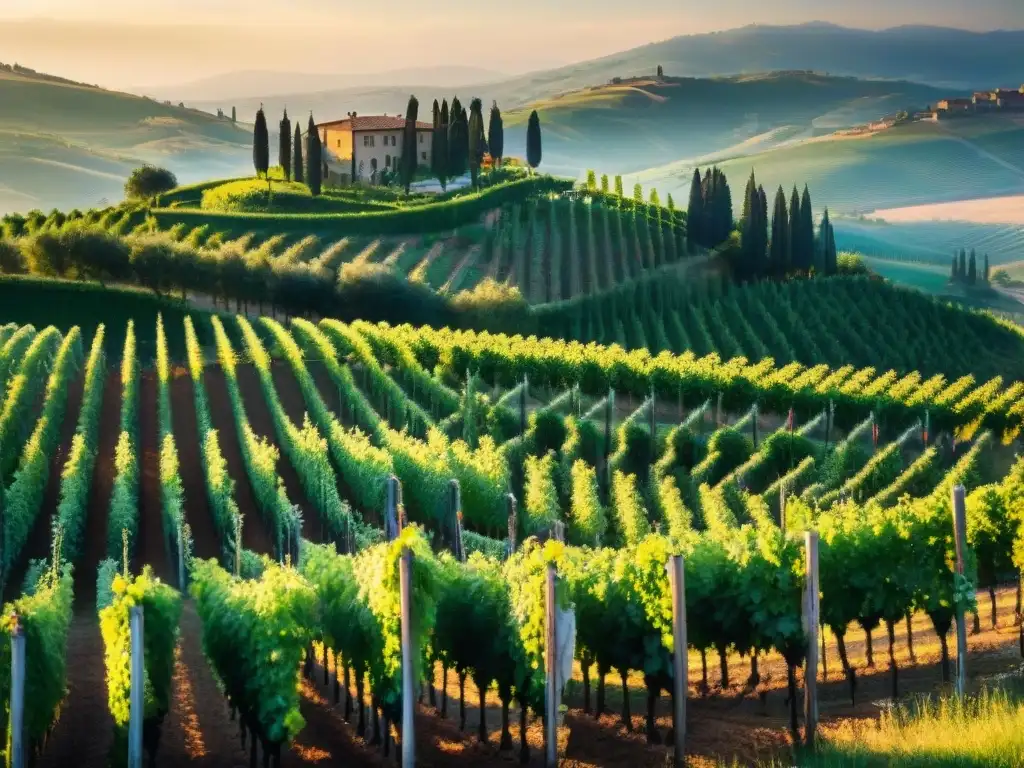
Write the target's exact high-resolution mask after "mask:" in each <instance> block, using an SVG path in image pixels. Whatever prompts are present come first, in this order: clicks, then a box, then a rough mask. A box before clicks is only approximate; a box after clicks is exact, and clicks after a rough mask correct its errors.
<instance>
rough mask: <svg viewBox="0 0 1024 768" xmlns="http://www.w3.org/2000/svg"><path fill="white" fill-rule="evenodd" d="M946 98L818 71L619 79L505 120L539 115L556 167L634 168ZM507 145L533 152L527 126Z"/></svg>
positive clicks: (820, 130)
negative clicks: (534, 112)
mask: <svg viewBox="0 0 1024 768" xmlns="http://www.w3.org/2000/svg"><path fill="white" fill-rule="evenodd" d="M943 95H944V92H942V91H939V90H936V89H933V88H930V87H928V86H923V85H918V84H915V83H908V82H892V81H880V80H858V79H856V78H851V77H835V76H828V75H823V74H819V73H811V72H774V73H769V74H759V75H739V76H733V77H721V78H705V79H697V78H678V77H665V78H649V77H648V78H634V79H618V78H616V81H613V82H612V83H609V84H606V85H598V86H593V87H588V88H585V89H581V90H577V91H572V92H569V93H566V94H562V95H559V96H555V97H552V98H549V99H543V100H540V101H537V102H533V103H531V104H528V105H527V106H525V107H523V108H522V109H518V110H515V111H513V112H511V113H509V114H508V116H507V118H506V125H509V126H511V127H513V128H514V127H515V126H524V127H525V124H526V120H527V118H528V116H529V113H530V110H532V109H536V110H537V111H538V112H539V113H540V118H541V124H542V126H543V135H544V163H545V166H546V167H547V168H548V170H549V171H553V172H556V173H568V174H570V175H577V174H578V173H579V172H580V171H581V170H582V169H585V168H598V169H601V170H602V171H607V172H609V173H611V172H616V173H628V172H632V171H636V170H639V169H641V168H643V167H645V166H648V167H649V166H650V165H651V164H652V163H655V164H659V161H661V160H663V159H664V158H674V159H678V158H691V159H695V158H699V157H701V156H704V155H707V154H710V153H715V152H719V151H722V150H724V149H727V148H730V147H733V146H734V145H737V144H742V143H744V142H748V141H751V140H754V141H759V142H761V143H763V144H767V145H768V146H771V145H773V144H775V143H778V142H781V141H785V140H793V139H795V138H810V137H813V136H818V135H822V134H827V133H831V132H833V131H835V130H837V129H839V128H844V127H848V126H851V125H857V124H859V123H866V122H869V121H871V120H877V119H878V118H880V117H882V116H883V115H886V114H894V113H895V112H897V111H899V110H901V109H906V108H907V107H909V106H913V105H920V106H921V107H922V108H923V107H924V106H925V105H927V104H929V103H934V102H935V101H936V100H938V99H939V98H941V97H942V96H943ZM506 146H507V147H508V149H509V150H510V151H511V152H512V153H522V152H525V128H524V130H512V131H511V132H510V133H509V135H508V138H507V139H506ZM762 148H764V147H762ZM749 151H756V149H753V148H751V149H750V150H749Z"/></svg>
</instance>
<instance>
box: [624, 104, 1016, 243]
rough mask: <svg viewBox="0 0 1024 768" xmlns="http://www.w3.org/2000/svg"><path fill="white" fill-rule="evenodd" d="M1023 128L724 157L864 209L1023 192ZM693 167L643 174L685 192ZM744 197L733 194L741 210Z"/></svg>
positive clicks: (973, 128)
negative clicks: (741, 198) (740, 198)
mask: <svg viewBox="0 0 1024 768" xmlns="http://www.w3.org/2000/svg"><path fill="white" fill-rule="evenodd" d="M1022 132H1024V127H1022V126H1021V124H1020V123H1019V122H1017V121H1015V120H1013V119H1010V118H1006V117H1002V116H999V117H996V116H993V117H986V118H983V119H982V118H978V119H976V120H975V119H972V120H965V121H946V122H943V123H914V124H911V125H908V126H902V127H898V128H893V129H890V130H887V131H882V132H880V133H875V134H872V135H868V136H864V137H859V138H849V137H831V136H829V137H821V138H817V139H814V140H810V141H801V142H796V143H793V144H790V145H785V146H781V147H778V148H775V149H771V150H768V151H767V152H763V153H759V154H754V155H744V156H737V157H734V158H730V159H728V160H725V161H724V162H723V161H720V162H719V163H718V164H719V166H720V167H721V168H722V170H723V171H724V172H725V173H726V175H727V176H729V178H736V179H741V178H744V177H745V176H747V175H749V174H750V169H751V168H753V169H754V172H755V173H756V174H757V180H758V181H759V182H760V183H762V184H763V185H764V187H765V189H766V190H771V189H775V188H776V187H777V186H778V185H780V184H781V185H782V187H783V189H787V190H788V189H789V188H790V187H792V185H793V184H794V183H798V184H801V185H802V184H803V183H805V182H806V183H807V184H808V185H809V186H810V188H811V189H812V190H813V192H814V196H815V199H816V200H820V201H827V204H828V207H829V210H830V211H831V212H833V213H841V214H846V215H850V216H859V215H864V214H868V213H871V212H872V211H875V210H878V209H880V208H898V207H903V206H910V205H920V204H926V203H938V202H947V201H954V200H970V199H975V198H986V197H996V196H1001V195H1012V194H1020V193H1021V192H1022V191H1024V163H1022V162H1021V160H1020V152H1019V149H1018V148H1019V147H1020V146H1021V135H1022ZM677 165H678V164H677ZM692 174H693V168H692V167H689V168H686V167H677V166H676V165H674V166H670V167H668V168H666V169H664V170H662V169H658V168H654V169H651V170H648V171H644V172H643V173H640V174H638V175H637V178H636V181H639V182H641V183H643V184H644V185H652V186H656V187H658V189H662V190H665V191H667V192H671V193H672V194H673V195H674V196H676V197H680V195H683V196H684V197H681V198H680V199H685V194H686V193H687V191H688V190H689V186H690V177H691V176H692ZM629 180H630V181H633V179H632V178H630V179H629ZM741 202H742V201H741V200H739V199H734V204H735V207H736V209H737V215H738V213H739V208H740V203H741ZM837 233H838V228H837ZM946 250H948V248H947V249H946Z"/></svg>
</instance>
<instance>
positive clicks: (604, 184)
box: [601, 173, 608, 195]
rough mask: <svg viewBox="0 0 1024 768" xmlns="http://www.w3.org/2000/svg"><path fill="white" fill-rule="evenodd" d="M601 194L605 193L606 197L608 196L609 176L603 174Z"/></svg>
mask: <svg viewBox="0 0 1024 768" xmlns="http://www.w3.org/2000/svg"><path fill="white" fill-rule="evenodd" d="M601 192H603V193H604V194H606V195H607V194H608V174H607V173H602V174H601Z"/></svg>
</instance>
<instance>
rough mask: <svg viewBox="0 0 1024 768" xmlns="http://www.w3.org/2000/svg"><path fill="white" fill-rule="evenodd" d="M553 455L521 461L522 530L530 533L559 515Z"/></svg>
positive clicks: (551, 453)
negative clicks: (523, 489)
mask: <svg viewBox="0 0 1024 768" xmlns="http://www.w3.org/2000/svg"><path fill="white" fill-rule="evenodd" d="M556 466H557V464H556V461H555V454H554V452H553V451H549V452H548V453H545V454H544V455H543V456H542V457H538V456H527V457H526V464H525V472H526V493H525V499H524V501H523V516H522V530H523V533H524V535H527V536H530V535H533V534H536V533H541V532H542V531H546V530H548V529H550V528H551V526H552V525H553V524H554V523H555V522H556V521H557V520H561V518H562V511H561V507H560V505H559V502H558V486H557V485H556V482H555V471H556Z"/></svg>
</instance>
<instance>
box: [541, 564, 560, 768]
mask: <svg viewBox="0 0 1024 768" xmlns="http://www.w3.org/2000/svg"><path fill="white" fill-rule="evenodd" d="M544 607H545V614H546V621H545V635H546V637H545V643H544V657H545V658H544V671H545V673H546V675H547V696H546V699H547V701H546V702H545V704H546V708H545V709H546V713H545V718H544V719H545V723H544V758H545V765H546V766H548V768H555V766H556V765H558V722H557V721H558V690H557V686H556V681H555V677H556V674H557V669H558V664H557V655H558V645H557V639H556V635H555V620H556V616H557V611H556V607H555V566H554V565H548V572H547V594H546V599H545V606H544Z"/></svg>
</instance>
